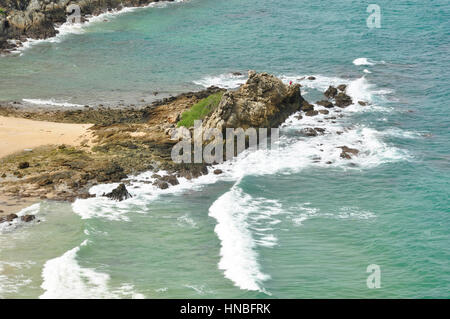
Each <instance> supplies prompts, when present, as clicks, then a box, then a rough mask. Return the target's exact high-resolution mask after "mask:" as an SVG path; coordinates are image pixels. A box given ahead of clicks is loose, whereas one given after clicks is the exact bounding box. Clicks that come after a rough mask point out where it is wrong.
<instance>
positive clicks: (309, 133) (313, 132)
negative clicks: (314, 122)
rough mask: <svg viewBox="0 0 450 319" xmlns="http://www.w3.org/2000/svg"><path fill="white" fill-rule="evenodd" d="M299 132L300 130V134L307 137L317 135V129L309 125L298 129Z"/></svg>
mask: <svg viewBox="0 0 450 319" xmlns="http://www.w3.org/2000/svg"><path fill="white" fill-rule="evenodd" d="M299 132H300V133H301V134H302V135H304V136H309V137H314V136H317V135H318V133H317V131H316V130H315V129H313V128H311V127H308V128H305V129H302V130H301V131H299Z"/></svg>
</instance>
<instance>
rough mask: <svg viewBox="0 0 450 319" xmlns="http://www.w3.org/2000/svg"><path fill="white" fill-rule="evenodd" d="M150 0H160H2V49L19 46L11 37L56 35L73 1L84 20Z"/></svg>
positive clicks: (46, 36)
mask: <svg viewBox="0 0 450 319" xmlns="http://www.w3.org/2000/svg"><path fill="white" fill-rule="evenodd" d="M167 1H173V0H167ZM151 2H159V0H75V1H74V0H0V51H8V50H12V49H14V48H15V47H16V46H17V43H12V42H8V40H10V39H16V40H20V41H26V38H32V39H45V38H49V37H53V36H55V35H56V34H57V33H58V31H57V30H56V28H55V26H57V25H60V24H62V23H64V22H66V21H67V16H68V15H69V14H73V12H74V11H73V10H68V8H69V9H71V8H70V7H69V6H70V5H73V4H74V5H77V6H79V8H80V15H81V17H80V20H81V22H83V21H84V20H85V17H86V16H90V15H99V14H100V13H102V12H106V11H110V10H112V9H122V8H123V7H137V6H143V5H146V4H149V3H151ZM67 11H70V12H67ZM18 43H20V42H18Z"/></svg>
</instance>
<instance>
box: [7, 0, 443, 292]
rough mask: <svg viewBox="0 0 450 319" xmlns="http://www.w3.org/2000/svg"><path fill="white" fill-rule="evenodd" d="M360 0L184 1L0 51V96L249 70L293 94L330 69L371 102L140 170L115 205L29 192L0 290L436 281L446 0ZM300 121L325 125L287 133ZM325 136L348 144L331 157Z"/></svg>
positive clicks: (80, 91)
mask: <svg viewBox="0 0 450 319" xmlns="http://www.w3.org/2000/svg"><path fill="white" fill-rule="evenodd" d="M369 3H370V2H366V1H363V2H361V1H339V2H333V1H314V2H313V3H311V2H310V1H300V0H292V1H285V2H280V1H269V0H259V1H256V0H245V1H242V0H240V1H237V0H229V1H217V0H191V1H187V2H182V3H172V4H170V5H167V6H166V5H158V6H157V7H150V8H143V9H136V10H134V11H132V12H127V13H123V14H119V15H107V16H105V17H104V18H101V19H99V20H100V21H98V22H93V23H91V24H89V25H88V26H86V27H84V28H82V29H81V30H75V31H77V32H76V33H67V34H64V35H62V36H60V37H59V38H58V39H57V40H56V41H53V42H51V41H46V42H40V43H36V44H35V45H33V46H31V47H30V48H28V49H26V50H24V51H22V52H21V54H17V55H15V56H8V57H2V58H0V70H1V72H2V73H1V74H2V76H1V77H0V100H5V101H6V100H18V101H20V100H22V99H27V100H28V101H30V99H31V101H32V102H34V103H36V102H42V101H49V100H50V101H53V102H54V103H71V104H80V105H84V104H93V105H95V104H99V103H102V104H114V105H116V104H117V103H118V101H119V100H124V101H126V102H129V103H136V102H137V101H139V100H140V99H142V98H148V99H149V98H151V96H152V92H154V91H158V92H161V93H166V94H176V93H178V92H182V91H186V90H193V89H201V88H203V87H205V86H208V85H212V84H215V85H220V86H224V87H229V88H231V87H236V86H237V85H238V84H239V83H242V82H243V81H245V77H244V76H242V77H239V76H238V77H236V76H235V77H233V76H231V75H230V72H233V71H240V72H243V73H245V72H246V70H248V69H255V70H257V71H266V72H270V73H274V74H275V75H277V76H279V77H281V78H282V79H283V80H285V81H286V82H288V81H290V80H292V81H295V82H300V83H301V84H302V85H303V87H302V92H303V94H304V96H305V98H306V99H308V100H309V101H311V102H315V101H316V100H318V99H319V98H320V94H321V92H323V91H324V90H325V89H326V88H327V87H328V85H330V84H333V85H337V84H341V83H345V84H348V85H349V87H348V89H349V93H350V95H352V97H353V98H354V100H364V101H369V102H371V105H370V106H367V107H362V106H359V105H353V106H350V107H349V108H347V109H345V110H344V111H343V112H342V114H343V115H344V117H342V118H337V120H336V123H330V122H329V121H326V120H322V116H319V117H314V118H305V119H303V120H301V121H298V120H296V119H294V118H291V119H289V120H288V121H287V123H285V125H284V126H283V128H282V130H281V142H280V150H279V152H278V153H276V152H253V153H248V154H243V156H242V157H241V158H239V159H237V160H236V161H234V162H233V163H231V164H224V165H223V167H221V168H222V169H223V170H224V171H225V174H224V175H223V176H212V175H208V176H206V177H204V178H200V179H199V180H197V181H195V182H193V183H190V182H187V181H182V183H181V185H179V186H177V187H175V188H171V189H169V190H166V191H158V190H156V189H154V188H153V187H152V186H151V184H146V183H145V181H146V180H148V179H149V177H148V176H150V175H151V174H150V175H149V174H143V175H141V176H138V177H136V178H135V180H137V181H136V182H135V183H134V185H133V186H131V187H130V192H131V193H132V194H133V195H134V197H133V199H131V200H127V201H124V202H121V203H115V202H111V201H109V200H106V199H103V198H96V199H95V198H94V199H88V200H78V201H76V202H75V203H74V204H72V205H70V204H63V203H51V202H42V203H40V204H38V205H35V206H33V207H31V208H29V211H33V212H35V213H37V214H38V216H39V218H40V219H41V220H42V221H43V222H41V223H40V224H37V225H33V226H21V225H18V227H17V229H15V231H10V229H4V230H3V232H2V234H1V236H0V297H3V298H18V297H28V298H37V297H68V298H76V297H86V298H94V297H104V298H108V297H111V298H127V297H145V298H175V297H178V298H180V297H189V298H221V297H225V298H228V297H229V298H269V297H273V298H358V297H361V298H391V297H392V298H400V297H403V298H430V297H438V298H448V297H450V294H449V291H450V238H449V227H450V222H449V213H450V201H449V193H450V186H449V181H450V153H449V148H450V143H449V138H450V132H449V126H450V125H449V124H450V123H449V122H450V121H449V116H448V114H447V113H446V110H447V108H448V99H449V93H448V86H449V83H450V80H449V70H450V63H449V59H448V55H449V52H450V41H449V39H450V37H449V35H450V25H449V21H450V19H449V18H450V6H449V5H448V2H447V1H440V0H438V1H421V2H414V3H412V2H410V1H395V2H394V1H377V4H378V5H379V6H380V8H381V17H382V19H381V28H380V29H376V28H375V29H369V28H368V27H367V25H366V19H367V17H368V15H369V13H367V12H366V8H367V6H368V5H369ZM103 19H106V20H108V21H103ZM72 31H73V30H72ZM362 58H365V59H362ZM369 72H370V73H369ZM309 75H314V76H315V77H316V78H317V79H316V80H315V81H308V80H305V79H302V77H303V76H309ZM301 79H302V80H301ZM333 112H334V111H333ZM333 112H332V113H333ZM331 115H334V116H337V115H339V114H337V113H336V114H331ZM331 115H330V116H331ZM320 121H322V122H320ZM310 126H312V127H324V128H326V130H327V134H325V135H324V136H318V137H314V138H303V137H301V136H299V134H298V130H299V129H301V128H305V127H310ZM338 132H339V133H341V132H342V133H341V134H340V135H339V134H337V133H338ZM342 145H347V146H350V147H355V148H357V149H359V150H360V156H358V157H355V158H354V159H352V160H350V161H348V160H343V159H340V158H339V153H340V151H339V149H337V147H338V146H342ZM329 161H331V162H332V164H327V162H329ZM114 186H115V185H103V186H98V187H96V188H94V189H93V190H92V192H93V193H98V194H102V193H103V192H104V191H105V190H109V189H111V188H113V187H114ZM138 187H139V188H138ZM371 264H376V265H379V267H380V269H381V288H380V289H368V287H367V285H366V279H367V277H368V275H369V273H366V269H367V267H368V266H369V265H371Z"/></svg>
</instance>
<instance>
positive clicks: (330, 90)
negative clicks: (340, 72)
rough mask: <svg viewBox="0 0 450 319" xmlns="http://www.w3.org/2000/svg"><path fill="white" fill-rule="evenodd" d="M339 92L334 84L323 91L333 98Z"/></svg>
mask: <svg viewBox="0 0 450 319" xmlns="http://www.w3.org/2000/svg"><path fill="white" fill-rule="evenodd" d="M337 93H338V90H337V89H336V88H335V87H334V86H329V87H328V89H327V90H326V91H325V92H324V93H323V94H324V95H325V96H326V97H327V98H329V99H332V98H334V97H335V96H336V95H337Z"/></svg>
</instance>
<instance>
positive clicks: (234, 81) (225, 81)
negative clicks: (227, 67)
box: [193, 73, 247, 89]
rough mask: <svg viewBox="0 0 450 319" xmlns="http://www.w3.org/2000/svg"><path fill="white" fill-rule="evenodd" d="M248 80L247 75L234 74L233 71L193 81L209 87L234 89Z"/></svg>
mask: <svg viewBox="0 0 450 319" xmlns="http://www.w3.org/2000/svg"><path fill="white" fill-rule="evenodd" d="M246 81H247V77H246V76H245V75H234V74H232V73H226V74H220V75H218V76H206V77H204V78H203V79H200V80H197V81H193V82H194V84H197V85H200V86H203V87H205V88H208V87H210V86H218V87H221V88H224V89H234V88H237V87H239V86H240V85H242V84H244V83H245V82H246Z"/></svg>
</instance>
